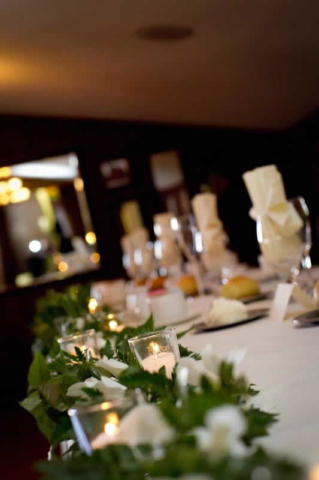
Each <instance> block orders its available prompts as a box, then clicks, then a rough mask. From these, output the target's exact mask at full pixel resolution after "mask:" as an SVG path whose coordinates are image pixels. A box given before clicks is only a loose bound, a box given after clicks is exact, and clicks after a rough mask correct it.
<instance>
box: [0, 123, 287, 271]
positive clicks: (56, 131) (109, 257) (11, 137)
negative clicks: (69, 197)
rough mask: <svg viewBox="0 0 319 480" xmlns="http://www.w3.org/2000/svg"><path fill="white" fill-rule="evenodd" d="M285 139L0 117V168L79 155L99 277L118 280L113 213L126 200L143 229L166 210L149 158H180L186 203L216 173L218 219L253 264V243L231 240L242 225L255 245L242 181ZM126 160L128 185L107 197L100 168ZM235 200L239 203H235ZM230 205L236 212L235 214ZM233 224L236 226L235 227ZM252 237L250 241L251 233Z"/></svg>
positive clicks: (275, 154)
mask: <svg viewBox="0 0 319 480" xmlns="http://www.w3.org/2000/svg"><path fill="white" fill-rule="evenodd" d="M282 141H283V134H282V133H277V132H255V131H243V130H235V129H218V128H206V127H205V128H204V127H192V126H177V125H160V124H149V123H148V124H146V123H145V124H143V123H127V122H107V121H94V120H76V119H59V118H39V117H10V116H2V117H0V145H1V149H0V165H1V166H4V165H10V164H14V163H20V162H25V161H30V160H36V159H42V158H45V157H50V156H54V155H59V154H64V153H67V152H71V151H74V152H75V153H77V155H78V157H79V161H80V166H81V170H82V174H83V178H84V183H85V189H86V193H87V197H88V202H89V207H90V210H91V215H92V219H93V225H94V229H95V231H96V233H97V238H98V247H99V250H100V253H101V263H102V268H103V272H104V275H105V276H106V277H107V278H114V277H116V276H121V275H123V270H122V267H121V250H120V245H119V236H120V232H121V225H120V224H119V216H118V211H119V208H120V204H121V203H123V202H124V201H125V200H129V199H133V198H134V199H136V200H137V201H139V203H140V205H141V208H142V214H143V217H144V221H145V224H146V226H147V227H148V228H149V229H151V228H152V217H153V214H154V213H156V212H160V211H161V210H163V209H164V205H163V204H162V200H161V198H160V196H159V195H158V193H157V192H156V190H155V188H154V185H153V182H152V178H151V172H150V166H149V161H148V159H149V155H150V154H152V153H154V152H157V151H161V150H167V149H176V150H178V151H179V152H180V154H181V160H182V167H183V169H184V172H185V177H186V183H187V187H188V189H189V193H190V196H191V197H192V196H193V195H194V194H195V193H198V191H199V185H200V184H201V183H209V177H210V176H211V173H212V172H213V173H215V174H216V173H218V174H219V177H218V179H217V180H216V175H215V185H213V186H214V188H215V189H216V188H217V189H218V188H219V185H222V184H224V183H225V182H224V181H223V179H226V180H227V182H226V183H227V188H226V189H221V191H220V213H221V216H222V218H223V220H224V222H225V226H226V229H227V231H228V233H229V234H230V237H231V245H232V247H233V248H234V249H235V250H238V251H239V253H240V257H241V259H242V260H244V261H249V262H254V261H255V259H256V255H257V253H258V252H257V246H256V242H255V241H254V240H252V244H253V248H247V242H246V241H243V239H239V240H238V239H237V235H236V233H237V228H238V226H239V225H244V226H245V230H247V237H251V238H252V239H254V238H255V232H254V224H253V222H251V221H250V220H249V218H248V217H247V211H248V209H249V199H248V196H247V193H246V191H245V189H244V186H243V184H242V181H241V174H242V173H243V172H244V171H245V170H247V169H249V168H253V167H254V166H257V165H261V164H264V163H271V162H276V161H278V160H280V156H281V154H282V147H281V145H282ZM122 156H124V157H127V158H128V160H129V162H130V168H131V174H132V182H131V184H130V186H129V187H126V188H120V189H118V190H107V189H105V187H104V183H103V179H102V177H101V175H100V171H99V169H100V163H101V162H103V161H105V160H107V159H113V158H119V157H122ZM239 199H240V200H239ZM233 205H235V206H236V213H235V214H234V209H233ZM238 222H239V223H238ZM252 232H253V233H252Z"/></svg>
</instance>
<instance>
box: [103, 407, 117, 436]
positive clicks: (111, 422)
mask: <svg viewBox="0 0 319 480" xmlns="http://www.w3.org/2000/svg"><path fill="white" fill-rule="evenodd" d="M118 425H119V417H118V415H117V414H116V413H115V412H112V413H109V414H108V415H107V416H106V423H105V425H104V432H105V433H106V435H108V436H109V437H113V436H114V435H115V434H116V433H117V431H118Z"/></svg>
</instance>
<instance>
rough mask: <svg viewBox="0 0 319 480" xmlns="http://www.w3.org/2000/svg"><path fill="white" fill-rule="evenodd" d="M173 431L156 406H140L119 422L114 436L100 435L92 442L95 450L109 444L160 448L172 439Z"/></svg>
mask: <svg viewBox="0 0 319 480" xmlns="http://www.w3.org/2000/svg"><path fill="white" fill-rule="evenodd" d="M174 436H175V433H174V430H173V429H172V428H171V427H170V426H169V425H168V423H167V421H166V420H165V418H164V417H163V415H162V413H161V411H160V410H159V408H158V407H157V406H156V405H150V404H141V405H138V406H136V407H134V408H133V409H132V410H130V411H129V412H128V413H127V414H126V415H125V416H124V417H123V418H122V420H121V421H120V425H119V427H118V431H117V433H116V434H115V435H112V436H110V435H107V434H106V433H100V435H98V436H97V437H96V438H95V439H94V440H93V441H92V442H91V446H92V448H93V449H95V448H104V447H105V446H106V445H109V444H110V443H120V444H126V445H130V446H131V447H134V446H136V445H142V444H150V445H152V446H153V447H160V446H161V445H162V444H163V443H167V442H169V441H171V440H173V439H174Z"/></svg>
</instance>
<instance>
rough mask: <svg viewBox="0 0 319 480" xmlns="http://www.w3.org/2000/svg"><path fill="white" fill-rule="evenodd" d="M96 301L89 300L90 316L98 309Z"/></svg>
mask: <svg viewBox="0 0 319 480" xmlns="http://www.w3.org/2000/svg"><path fill="white" fill-rule="evenodd" d="M98 305H99V304H98V301H97V300H96V298H90V300H89V303H88V309H89V312H90V314H91V315H94V314H95V312H96V309H97V307H98Z"/></svg>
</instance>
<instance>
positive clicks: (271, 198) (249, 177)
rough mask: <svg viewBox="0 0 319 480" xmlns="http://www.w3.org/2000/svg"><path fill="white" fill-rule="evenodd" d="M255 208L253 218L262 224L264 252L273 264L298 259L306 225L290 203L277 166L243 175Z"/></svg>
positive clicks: (252, 210)
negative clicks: (302, 232) (302, 231)
mask: <svg viewBox="0 0 319 480" xmlns="http://www.w3.org/2000/svg"><path fill="white" fill-rule="evenodd" d="M243 179H244V182H245V184H246V187H247V190H248V193H249V195H250V198H251V201H252V203H253V207H252V209H251V210H250V216H251V217H252V218H254V219H255V220H256V219H257V218H259V219H260V221H261V227H262V238H263V241H262V242H261V249H262V252H263V254H264V255H265V256H266V257H267V259H268V260H269V261H271V262H280V261H285V260H288V259H291V258H293V257H296V258H297V257H298V256H299V255H300V249H301V248H302V245H301V240H300V238H299V237H298V235H297V232H298V231H299V230H300V229H301V228H302V225H303V222H302V220H301V218H300V216H299V214H298V212H297V211H296V209H295V207H294V206H293V205H292V203H290V202H288V201H287V198H286V194H285V188H284V184H283V180H282V176H281V174H280V172H279V171H278V170H277V167H276V166H275V165H267V166H265V167H260V168H256V169H255V170H251V171H249V172H246V173H245V174H244V175H243Z"/></svg>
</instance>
